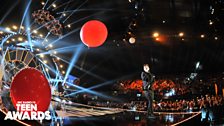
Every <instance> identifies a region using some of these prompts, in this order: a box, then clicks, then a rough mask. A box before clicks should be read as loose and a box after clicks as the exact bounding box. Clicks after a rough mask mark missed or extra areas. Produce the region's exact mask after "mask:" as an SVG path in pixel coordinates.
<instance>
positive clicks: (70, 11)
mask: <svg viewBox="0 0 224 126" xmlns="http://www.w3.org/2000/svg"><path fill="white" fill-rule="evenodd" d="M113 10H114V9H104V8H102V9H78V10H67V11H62V12H58V13H57V14H63V13H72V12H73V11H76V12H79V11H113Z"/></svg>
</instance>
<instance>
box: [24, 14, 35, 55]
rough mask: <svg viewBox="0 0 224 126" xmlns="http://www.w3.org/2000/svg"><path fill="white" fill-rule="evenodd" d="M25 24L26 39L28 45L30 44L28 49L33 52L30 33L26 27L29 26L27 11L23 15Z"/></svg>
mask: <svg viewBox="0 0 224 126" xmlns="http://www.w3.org/2000/svg"><path fill="white" fill-rule="evenodd" d="M25 25H26V32H27V40H28V43H29V46H30V50H31V52H33V47H32V39H31V34H30V30H29V29H28V28H29V27H30V17H29V12H28V14H27V15H26V16H25Z"/></svg>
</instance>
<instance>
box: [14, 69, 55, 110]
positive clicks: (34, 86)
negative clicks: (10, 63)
mask: <svg viewBox="0 0 224 126" xmlns="http://www.w3.org/2000/svg"><path fill="white" fill-rule="evenodd" d="M10 96H11V99H12V103H13V106H14V107H15V108H16V104H17V102H18V101H22V102H26V101H32V102H35V103H36V104H37V111H42V112H45V111H47V110H48V107H49V105H50V102H51V88H50V85H49V83H48V80H47V79H46V77H45V76H44V74H43V73H41V72H40V71H39V70H37V69H34V68H25V69H23V70H21V71H19V72H18V73H17V74H16V75H15V77H14V79H13V81H12V84H11V88H10Z"/></svg>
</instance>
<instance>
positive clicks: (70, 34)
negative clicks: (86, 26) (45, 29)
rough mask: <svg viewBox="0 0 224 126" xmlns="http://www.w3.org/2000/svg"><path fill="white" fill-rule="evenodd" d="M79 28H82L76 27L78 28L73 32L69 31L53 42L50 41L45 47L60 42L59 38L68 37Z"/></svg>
mask: <svg viewBox="0 0 224 126" xmlns="http://www.w3.org/2000/svg"><path fill="white" fill-rule="evenodd" d="M79 29H80V28H76V29H74V30H72V31H71V32H69V33H67V34H65V35H63V36H62V37H59V38H58V39H56V40H55V41H53V42H51V43H49V44H48V45H47V46H45V48H47V47H48V46H49V45H53V44H55V43H56V42H58V41H59V40H61V39H63V38H65V37H67V36H69V35H71V34H73V33H75V32H77V31H78V30H79Z"/></svg>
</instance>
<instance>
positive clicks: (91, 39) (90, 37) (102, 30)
mask: <svg viewBox="0 0 224 126" xmlns="http://www.w3.org/2000/svg"><path fill="white" fill-rule="evenodd" d="M107 35H108V31H107V27H106V26H105V24H104V23H102V22H101V21H98V20H91V21H88V22H86V23H85V24H84V25H83V26H82V28H81V31H80V38H81V40H82V42H83V43H84V44H85V45H86V46H88V47H98V46H101V45H102V44H103V43H104V42H105V41H106V39H107Z"/></svg>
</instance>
